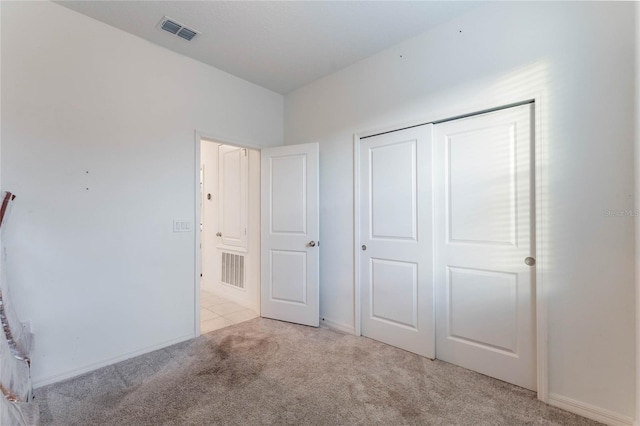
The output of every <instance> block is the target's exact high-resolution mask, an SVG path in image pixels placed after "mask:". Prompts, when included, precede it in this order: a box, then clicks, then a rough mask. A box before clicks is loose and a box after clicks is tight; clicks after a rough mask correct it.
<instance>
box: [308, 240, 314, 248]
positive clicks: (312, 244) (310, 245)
mask: <svg viewBox="0 0 640 426" xmlns="http://www.w3.org/2000/svg"><path fill="white" fill-rule="evenodd" d="M308 246H309V247H315V246H316V242H315V241H309V244H308Z"/></svg>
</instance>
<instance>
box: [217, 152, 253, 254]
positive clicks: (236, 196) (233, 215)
mask: <svg viewBox="0 0 640 426" xmlns="http://www.w3.org/2000/svg"><path fill="white" fill-rule="evenodd" d="M218 175H219V177H218V185H219V192H220V197H219V200H220V202H219V206H218V209H219V213H218V221H219V226H218V228H219V231H218V237H219V238H220V239H221V243H222V245H223V246H230V247H239V248H242V249H245V250H246V248H247V223H248V219H249V216H248V215H249V190H248V189H249V157H248V152H247V149H246V148H237V147H235V146H229V145H220V147H219V148H218Z"/></svg>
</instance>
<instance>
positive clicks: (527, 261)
mask: <svg viewBox="0 0 640 426" xmlns="http://www.w3.org/2000/svg"><path fill="white" fill-rule="evenodd" d="M524 263H525V265H527V266H533V265H535V264H536V260H535V259H534V258H533V257H526V258H525V259H524Z"/></svg>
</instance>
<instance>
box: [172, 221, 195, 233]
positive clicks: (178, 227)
mask: <svg viewBox="0 0 640 426" xmlns="http://www.w3.org/2000/svg"><path fill="white" fill-rule="evenodd" d="M191 223H192V222H191V220H189V219H174V220H173V232H191V228H192V226H191Z"/></svg>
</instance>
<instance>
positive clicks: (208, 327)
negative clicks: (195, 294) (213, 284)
mask: <svg viewBox="0 0 640 426" xmlns="http://www.w3.org/2000/svg"><path fill="white" fill-rule="evenodd" d="M257 316H258V315H257V314H256V313H255V312H253V311H252V310H251V309H247V308H245V307H244V306H242V305H239V304H237V303H235V302H232V301H231V300H228V299H225V298H224V297H221V296H218V295H217V294H214V293H211V292H209V291H206V290H200V334H205V333H209V332H210V331H214V330H219V329H221V328H224V327H229V326H230V325H234V324H238V323H240V322H243V321H248V320H250V319H253V318H256V317H257Z"/></svg>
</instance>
